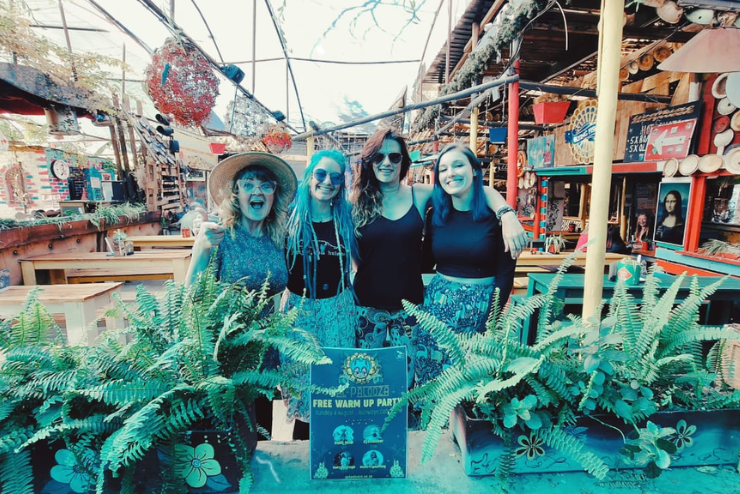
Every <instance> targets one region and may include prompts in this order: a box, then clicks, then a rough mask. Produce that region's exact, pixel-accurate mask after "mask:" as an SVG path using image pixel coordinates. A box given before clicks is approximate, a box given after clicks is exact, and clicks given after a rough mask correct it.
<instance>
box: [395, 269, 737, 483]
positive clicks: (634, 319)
mask: <svg viewBox="0 0 740 494" xmlns="http://www.w3.org/2000/svg"><path fill="white" fill-rule="evenodd" d="M565 268H567V266H563V267H561V272H562V271H563V270H564V269H565ZM558 281H559V278H558V277H556V278H555V280H554V281H553V283H552V284H551V286H550V289H549V291H548V293H545V294H542V295H536V296H534V297H530V298H528V299H527V300H526V301H524V303H523V304H520V305H515V306H511V307H509V308H508V310H507V311H505V312H503V313H496V312H494V313H492V314H491V317H490V320H489V325H488V328H487V331H486V332H485V333H484V334H475V335H459V334H455V333H454V332H452V331H451V329H450V328H448V327H446V326H445V325H444V324H442V323H440V322H439V321H437V320H436V319H435V318H433V317H432V316H430V315H429V314H426V313H425V312H424V311H423V310H422V309H421V308H419V307H416V306H414V305H413V304H407V305H406V307H407V310H408V311H409V312H410V313H411V314H413V315H415V316H416V317H417V319H418V320H419V322H420V324H421V326H422V328H424V330H426V331H430V333H431V334H432V336H433V337H435V339H436V340H437V341H438V344H439V345H440V347H442V348H444V349H445V351H447V352H448V353H449V355H450V357H451V360H452V365H451V366H450V367H449V368H447V369H445V370H444V371H443V372H442V373H441V374H440V375H439V376H438V377H437V378H436V379H435V380H432V381H430V382H428V383H426V384H425V385H423V386H421V387H419V388H416V389H413V390H411V391H409V393H408V394H407V395H406V402H402V403H401V404H398V405H397V406H396V407H395V409H394V410H393V412H394V413H395V412H399V411H401V410H403V408H404V406H405V405H406V403H411V404H414V405H415V406H417V407H420V408H421V409H422V419H423V420H422V423H423V424H425V425H426V428H427V436H426V438H425V444H424V447H423V451H422V459H423V460H427V459H429V458H430V457H431V456H432V455H433V452H434V448H435V445H436V443H437V441H438V440H439V438H440V435H441V433H442V429H443V427H444V426H445V425H446V424H447V421H448V419H449V421H450V422H449V423H450V429H451V431H452V434H453V436H454V438H455V440H456V441H457V442H458V444H459V445H460V448H461V452H462V457H463V458H462V459H463V465H464V468H465V471H466V473H467V474H469V475H491V474H496V475H498V476H500V477H501V478H502V480H505V481H507V480H508V479H509V478H510V475H511V473H518V472H559V471H571V470H578V469H584V470H586V471H588V472H590V473H591V474H593V475H594V476H596V477H597V478H600V479H601V478H604V477H605V476H606V475H607V472H608V470H609V469H610V468H625V467H645V471H646V473H647V474H648V475H652V476H655V475H657V474H659V473H660V472H661V471H662V469H664V468H667V467H668V466H669V465H671V464H673V465H677V466H681V465H691V464H696V463H700V464H736V463H737V456H738V450H739V449H740V425H738V420H737V416H736V415H735V416H734V417H729V416H728V417H725V416H723V412H713V411H709V410H721V409H727V408H730V409H734V408H737V406H738V404H739V403H740V392H738V391H734V390H732V389H729V388H728V387H727V386H726V385H724V383H723V381H722V380H721V379H717V376H718V375H719V373H720V372H721V370H722V362H721V355H722V351H721V348H722V346H723V344H724V342H725V340H737V339H738V336H737V334H736V333H734V332H733V331H731V330H724V329H722V328H715V327H706V326H701V325H699V324H698V322H697V321H698V310H699V308H700V306H701V303H702V301H703V300H706V299H707V298H708V297H709V296H710V295H711V294H712V292H713V291H714V290H716V288H717V286H718V284H719V283H721V281H722V280H719V281H718V282H717V283H715V284H713V285H711V286H709V287H707V288H705V289H703V290H700V289H699V285H698V283H697V282H696V281H695V282H694V286H693V288H692V293H691V295H690V296H689V297H688V298H687V299H685V300H684V301H683V302H681V303H680V304H677V303H676V300H675V297H676V293H677V290H678V286H679V285H680V283H681V282H682V279H681V278H679V279H678V280H676V282H675V283H674V284H672V285H671V287H668V289H667V290H665V292H664V293H662V294H661V293H660V291H659V287H658V284H659V281H658V279H657V277H655V276H654V274H653V273H650V274H649V275H648V278H647V280H646V282H645V286H644V298H643V302H642V303H641V304H637V303H635V301H634V299H633V298H632V297H631V296H630V295H629V293H628V291H627V290H626V289H625V288H624V285H620V287H619V288H618V289H617V291H616V293H615V295H614V297H613V298H612V301H611V304H610V307H609V312H608V314H607V316H606V317H605V318H604V319H596V320H594V321H588V323H587V322H585V321H582V320H580V319H579V318H578V317H574V316H570V318H569V319H568V320H566V321H563V320H561V319H562V318H561V317H560V315H561V311H562V301H561V300H559V299H557V298H555V296H554V294H555V292H556V287H557V283H558ZM495 306H496V304H494V307H495ZM536 310H538V311H539V320H538V334H537V340H536V341H535V343H534V345H532V346H527V345H524V344H522V343H520V342H519V333H520V331H521V328H522V322H523V321H524V320H525V319H526V318H527V317H529V316H531V315H532V314H533V313H534V312H535V311H536ZM706 342H714V343H715V345H714V346H713V347H712V348H711V350H710V351H709V352H708V353H706V354H705V353H703V352H702V351H701V350H702V345H703V344H705V343H706ZM663 413H665V415H664V414H663ZM692 436H693V437H692ZM707 450H709V451H710V452H712V454H709V455H708V454H706V453H707ZM718 451H721V453H719V452H718Z"/></svg>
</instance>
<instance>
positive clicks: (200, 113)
mask: <svg viewBox="0 0 740 494" xmlns="http://www.w3.org/2000/svg"><path fill="white" fill-rule="evenodd" d="M218 84H219V80H218V78H217V77H216V75H215V74H214V73H213V70H212V69H211V66H210V64H209V63H208V60H206V58H205V57H204V56H203V55H202V54H201V53H200V52H199V51H198V50H197V49H195V48H194V47H193V46H191V45H188V44H186V43H178V42H176V41H175V40H174V39H168V40H167V41H166V42H165V44H164V46H162V47H161V48H159V49H157V51H156V52H154V55H153V56H152V62H151V63H150V64H149V66H148V67H147V69H146V85H147V91H148V93H149V97H151V98H152V101H154V104H155V105H156V106H157V109H159V111H160V112H162V113H168V114H171V115H172V116H173V117H174V118H175V120H176V121H177V122H178V123H179V124H181V125H187V126H190V125H201V124H202V123H204V122H206V121H207V120H208V118H209V116H210V114H211V110H212V109H213V106H214V104H215V102H216V96H218Z"/></svg>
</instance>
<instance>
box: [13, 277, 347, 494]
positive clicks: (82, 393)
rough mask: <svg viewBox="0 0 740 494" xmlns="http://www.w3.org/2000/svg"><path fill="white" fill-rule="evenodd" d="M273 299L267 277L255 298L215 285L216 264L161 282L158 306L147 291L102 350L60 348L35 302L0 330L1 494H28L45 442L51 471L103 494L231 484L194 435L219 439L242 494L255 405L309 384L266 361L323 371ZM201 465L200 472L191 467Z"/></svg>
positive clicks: (317, 351)
mask: <svg viewBox="0 0 740 494" xmlns="http://www.w3.org/2000/svg"><path fill="white" fill-rule="evenodd" d="M268 288H269V285H268V281H267V280H266V281H265V283H264V284H263V286H262V288H261V289H260V290H258V291H250V290H246V289H245V288H243V286H242V285H240V284H233V285H228V284H224V283H219V282H217V281H216V279H215V277H214V275H213V267H212V266H211V267H209V269H208V270H207V272H206V273H205V274H204V275H202V276H201V277H200V278H199V280H198V282H197V283H195V284H194V285H193V286H191V287H189V288H186V287H184V286H183V285H182V284H176V283H173V282H167V283H166V284H165V286H164V291H163V293H162V294H160V295H158V296H155V295H152V294H151V293H149V292H147V291H146V290H145V289H143V288H142V287H139V289H138V291H137V297H136V302H135V303H134V304H130V305H127V304H125V303H123V302H121V303H120V305H119V307H118V308H117V309H115V312H117V313H118V315H121V314H122V315H124V316H125V317H126V318H127V320H128V326H127V327H126V328H125V329H122V330H120V331H119V332H116V333H114V334H108V333H106V334H104V335H103V336H102V341H101V342H100V343H99V344H98V345H97V346H94V347H69V346H65V345H63V344H61V343H63V340H62V339H61V338H62V337H61V336H55V335H57V334H58V333H59V331H58V328H56V326H55V325H54V324H53V319H51V317H50V316H49V315H48V313H46V312H45V309H43V306H41V305H40V304H38V303H37V302H33V303H32V304H31V305H29V306H28V308H27V309H26V310H25V311H24V312H23V313H22V314H21V315H20V316H19V317H18V318H17V319H14V320H13V321H12V322H10V323H3V324H4V326H3V330H4V331H3V332H2V336H1V337H2V345H3V346H2V349H3V351H4V352H5V354H6V361H5V362H4V363H3V364H2V366H0V396H2V398H3V401H2V404H0V486H2V488H3V493H4V494H26V493H31V492H33V487H32V480H31V479H32V478H33V477H32V475H31V470H30V464H29V462H30V456H29V453H28V451H29V449H30V448H31V447H32V446H34V445H35V444H37V443H39V442H40V441H46V442H48V443H53V442H57V441H62V442H61V443H59V444H63V449H62V450H60V452H58V453H57V456H56V460H57V462H58V464H59V467H60V468H58V469H56V470H55V472H56V474H57V476H58V477H59V479H61V481H63V482H67V483H69V482H72V481H74V482H76V487H77V488H79V489H83V490H85V491H86V492H87V491H89V492H92V491H96V492H98V493H103V492H109V491H110V489H111V482H120V483H121V492H144V491H147V492H149V491H151V490H152V489H155V486H156V490H159V489H160V488H162V489H165V490H167V491H178V492H179V491H182V490H183V489H184V488H185V485H186V484H188V485H190V486H191V487H199V486H202V482H205V478H206V477H209V478H210V477H211V476H215V477H216V482H223V481H225V477H224V478H223V479H222V478H220V477H219V474H220V466H219V465H218V460H217V459H215V458H214V457H213V451H212V449H209V448H210V446H209V445H205V446H204V445H202V444H201V445H195V444H194V445H193V446H189V445H188V444H187V443H186V441H185V436H186V435H188V434H190V433H191V432H190V431H192V430H196V431H197V430H209V431H223V436H222V437H223V438H224V439H223V442H224V443H225V444H227V445H228V448H229V449H230V450H231V452H232V453H233V456H234V458H235V460H230V461H232V462H234V465H235V466H234V468H235V469H236V470H237V471H240V472H241V479H240V480H239V486H238V488H239V492H242V493H246V492H248V491H249V489H250V486H251V484H252V473H251V469H250V466H249V458H250V455H251V451H252V450H253V449H254V446H255V445H256V438H257V431H258V430H259V425H258V424H257V423H256V422H255V418H254V411H253V404H254V401H255V399H256V398H257V397H259V396H260V395H267V396H269V397H272V395H273V393H274V389H275V387H276V386H277V385H278V384H281V385H285V386H289V387H292V388H295V389H302V388H303V387H305V386H302V385H301V384H300V383H298V382H293V381H292V380H291V379H290V378H288V377H287V376H285V375H283V373H282V371H281V370H280V369H278V368H271V367H269V366H267V365H265V364H266V356H267V355H268V350H270V349H271V348H276V349H278V350H279V351H280V353H281V354H283V355H286V356H288V357H290V358H291V359H292V360H293V361H296V362H302V363H305V364H312V363H326V362H328V359H327V358H326V357H325V356H324V354H323V352H322V351H321V348H320V347H319V344H318V341H317V340H316V339H315V338H314V337H313V336H312V335H311V334H309V333H306V332H305V331H303V330H300V329H297V328H294V327H293V326H294V321H295V318H296V316H297V313H298V310H299V309H298V308H296V309H294V310H292V311H289V312H287V313H280V312H275V311H274V310H273V300H272V298H271V297H269V296H268ZM54 337H56V338H57V339H56V340H55V339H54ZM324 391H326V392H329V393H335V392H339V391H340V390H324ZM265 434H266V433H265ZM188 455H189V456H188ZM158 456H159V458H160V459H162V461H163V462H162V463H161V464H160V465H159V466H158V467H156V468H155V469H154V472H155V474H154V476H155V477H158V478H156V479H154V480H148V477H147V475H148V474H149V473H150V472H151V467H147V465H149V464H151V463H152V462H154V463H156V462H157V457H158ZM187 458H190V460H188V459H187ZM194 459H197V460H198V465H200V466H199V467H198V471H197V472H196V473H197V475H196V474H195V473H193V471H192V469H190V468H189V467H188V466H187V465H190V466H192V465H194V461H195V460H194ZM147 468H149V470H147ZM18 472H23V476H19V475H18ZM65 472H66V473H65ZM70 472H74V475H72V473H70ZM67 473H69V475H67ZM144 473H146V474H147V475H144ZM201 474H203V476H201ZM21 478H23V479H24V480H23V481H21ZM116 478H118V479H116ZM26 479H27V480H26ZM59 479H56V478H55V480H59Z"/></svg>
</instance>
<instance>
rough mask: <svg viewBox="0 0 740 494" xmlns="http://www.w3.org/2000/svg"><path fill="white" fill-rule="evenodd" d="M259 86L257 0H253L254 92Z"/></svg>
mask: <svg viewBox="0 0 740 494" xmlns="http://www.w3.org/2000/svg"><path fill="white" fill-rule="evenodd" d="M256 86H257V0H252V94H254V92H255V87H256Z"/></svg>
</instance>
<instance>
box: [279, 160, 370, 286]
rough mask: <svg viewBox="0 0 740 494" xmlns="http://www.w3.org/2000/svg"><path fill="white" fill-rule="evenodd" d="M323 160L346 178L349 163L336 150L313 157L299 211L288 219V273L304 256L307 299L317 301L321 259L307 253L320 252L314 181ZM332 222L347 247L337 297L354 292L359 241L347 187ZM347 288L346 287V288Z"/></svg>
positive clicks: (335, 203)
mask: <svg viewBox="0 0 740 494" xmlns="http://www.w3.org/2000/svg"><path fill="white" fill-rule="evenodd" d="M323 158H329V159H331V160H332V161H334V162H336V163H337V164H338V165H339V168H340V170H341V173H342V175H343V176H344V175H345V173H346V171H347V159H346V158H345V157H344V155H343V154H342V153H341V152H339V151H337V150H336V149H323V150H321V151H318V152H316V153H314V155H313V156H311V162H310V163H309V164H308V166H307V167H306V171H305V172H304V173H303V179H301V181H300V182H299V183H298V189H297V191H296V198H295V207H294V208H293V211H291V213H290V216H289V218H288V225H287V230H288V237H287V241H286V249H285V257H286V260H287V262H288V269H292V268H293V266H295V262H296V258H297V256H298V255H302V256H303V273H304V276H305V277H306V289H307V290H308V293H307V296H308V297H309V298H313V297H315V296H316V262H317V259H316V257H317V256H309V255H306V254H307V249H308V247H309V246H313V251H314V252H319V246H318V239H317V238H316V232H314V229H313V225H312V222H313V219H312V218H311V177H312V176H313V171H314V169H315V168H316V165H318V164H319V161H321V160H322V159H323ZM331 214H332V222H333V223H334V226H335V230H336V232H337V235H338V236H339V241H340V242H341V245H342V246H343V247H344V255H343V256H342V257H341V258H340V259H341V260H342V266H343V270H342V271H343V272H342V283H341V286H339V291H338V293H337V295H338V294H339V293H340V292H341V291H342V290H343V289H351V284H350V283H349V275H350V270H351V267H352V256H356V255H357V252H358V249H357V240H356V238H355V235H354V224H353V223H352V207H351V205H350V203H349V202H348V201H347V188H346V186H345V185H344V184H343V185H342V187H341V188H340V189H339V192H338V193H337V195H336V196H335V197H334V199H332V207H331ZM344 285H346V286H344Z"/></svg>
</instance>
